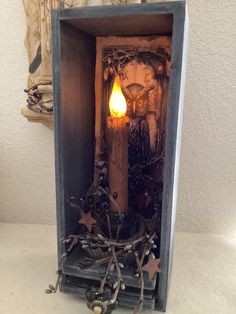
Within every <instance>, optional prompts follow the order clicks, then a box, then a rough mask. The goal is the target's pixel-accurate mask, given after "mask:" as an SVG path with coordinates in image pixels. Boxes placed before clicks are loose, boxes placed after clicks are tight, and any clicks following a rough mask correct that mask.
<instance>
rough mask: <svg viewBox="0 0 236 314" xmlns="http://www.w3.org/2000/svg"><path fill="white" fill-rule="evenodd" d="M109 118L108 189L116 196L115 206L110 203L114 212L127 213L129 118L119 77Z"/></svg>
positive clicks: (111, 98)
mask: <svg viewBox="0 0 236 314" xmlns="http://www.w3.org/2000/svg"><path fill="white" fill-rule="evenodd" d="M109 109H110V116H109V117H108V118H107V129H108V146H109V165H108V170H109V188H110V194H111V195H115V194H117V198H116V202H117V205H118V207H117V206H115V204H114V203H112V202H111V210H112V211H114V212H126V211H128V132H129V118H128V117H127V116H126V115H125V114H126V109H127V105H126V100H125V97H124V95H123V93H122V91H121V84H120V78H119V76H116V77H115V82H114V85H113V88H112V93H111V97H110V100H109Z"/></svg>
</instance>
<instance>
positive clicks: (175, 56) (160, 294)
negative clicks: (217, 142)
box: [157, 5, 186, 311]
mask: <svg viewBox="0 0 236 314" xmlns="http://www.w3.org/2000/svg"><path fill="white" fill-rule="evenodd" d="M185 32H186V26H185V5H183V6H182V7H180V8H178V9H177V10H176V12H175V14H174V25H173V51H172V60H171V63H172V70H171V77H170V94H169V101H168V113H167V135H166V145H165V166H164V187H163V208H162V227H161V252H160V258H161V273H160V275H159V283H158V290H157V308H158V309H160V310H163V311H165V310H166V304H167V295H168V288H169V282H170V275H171V268H172V258H173V236H174V230H175V216H176V200H177V189H178V169H179V154H180V141H181V124H182V110H183V92H184V84H183V83H184V74H185V73H184V71H183V69H184V64H185V60H184V59H185V54H184V52H183V50H184V49H185V48H186V47H185V45H184V38H185V36H184V34H185Z"/></svg>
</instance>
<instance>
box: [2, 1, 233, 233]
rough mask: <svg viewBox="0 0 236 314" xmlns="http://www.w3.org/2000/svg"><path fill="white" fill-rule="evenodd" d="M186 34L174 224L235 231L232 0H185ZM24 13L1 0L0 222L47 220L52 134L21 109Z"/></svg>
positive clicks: (51, 215)
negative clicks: (183, 97)
mask: <svg viewBox="0 0 236 314" xmlns="http://www.w3.org/2000/svg"><path fill="white" fill-rule="evenodd" d="M188 2H189V15H190V34H189V51H188V71H187V82H186V97H185V111H184V123H183V141H182V149H181V165H180V189H179V202H178V214H177V228H178V229H179V230H185V231H192V232H215V233H223V232H227V233H230V232H233V231H235V230H236V193H235V191H236V106H235V105H236V102H235V98H236V87H235V86H236V85H235V78H236V31H235V30H236V19H235V16H236V2H235V0H228V1H227V0H225V1H216V0H207V1H206V0H189V1H188ZM24 36H25V17H24V11H23V5H22V3H21V1H20V0H18V1H15V0H8V1H3V3H2V4H1V19H0V56H1V57H0V60H1V75H0V86H1V87H0V108H1V115H0V119H1V120H0V134H1V138H0V221H8V222H27V223H28V222H29V223H31V222H33V223H54V221H55V187H54V153H53V132H52V131H50V130H49V129H47V128H46V127H44V126H43V125H40V124H32V123H29V122H28V121H27V120H26V119H25V118H23V117H22V116H21V115H20V106H21V105H22V104H23V103H24V101H25V95H24V93H23V89H24V88H25V86H26V80H27V66H28V64H27V58H26V51H25V48H24V44H23V41H24Z"/></svg>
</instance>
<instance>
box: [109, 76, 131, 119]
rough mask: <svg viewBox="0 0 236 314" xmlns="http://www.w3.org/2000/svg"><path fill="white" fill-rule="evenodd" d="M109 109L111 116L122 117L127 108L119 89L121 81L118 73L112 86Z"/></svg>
mask: <svg viewBox="0 0 236 314" xmlns="http://www.w3.org/2000/svg"><path fill="white" fill-rule="evenodd" d="M109 109H110V114H111V116H112V117H113V118H121V117H124V116H125V113H126V110H127V104H126V100H125V97H124V95H123V93H122V90H121V83H120V78H119V76H118V75H117V76H116V77H115V82H114V85H113V88H112V92H111V97H110V100H109Z"/></svg>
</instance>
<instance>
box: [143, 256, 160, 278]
mask: <svg viewBox="0 0 236 314" xmlns="http://www.w3.org/2000/svg"><path fill="white" fill-rule="evenodd" d="M142 270H144V271H147V272H148V276H149V279H150V280H152V279H153V277H154V275H155V273H159V272H160V271H161V270H160V259H159V258H158V259H152V260H150V261H149V262H148V263H147V264H145V265H144V266H143V267H142Z"/></svg>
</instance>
